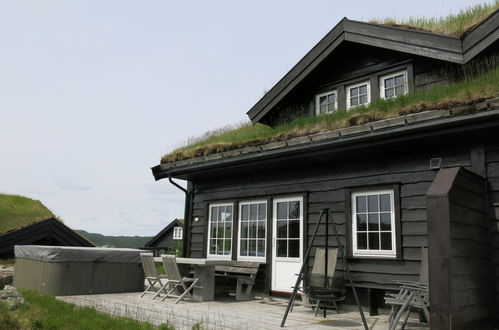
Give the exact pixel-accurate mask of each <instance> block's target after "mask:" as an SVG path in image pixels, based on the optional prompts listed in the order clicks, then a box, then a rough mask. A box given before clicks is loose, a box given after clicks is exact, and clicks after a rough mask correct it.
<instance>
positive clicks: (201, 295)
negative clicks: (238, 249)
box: [154, 257, 235, 301]
mask: <svg viewBox="0 0 499 330" xmlns="http://www.w3.org/2000/svg"><path fill="white" fill-rule="evenodd" d="M176 260H177V264H182V265H191V266H192V267H193V269H194V277H197V278H199V281H198V283H199V285H196V286H195V287H194V288H193V292H192V299H193V300H194V301H212V300H214V298H215V266H230V265H233V264H234V263H235V261H232V260H216V259H206V258H176ZM154 262H157V263H161V262H162V260H161V257H156V258H154Z"/></svg>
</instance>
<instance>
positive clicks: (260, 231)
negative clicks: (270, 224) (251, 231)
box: [258, 221, 267, 238]
mask: <svg viewBox="0 0 499 330" xmlns="http://www.w3.org/2000/svg"><path fill="white" fill-rule="evenodd" d="M266 225H267V223H266V222H265V221H258V238H265V226H266Z"/></svg>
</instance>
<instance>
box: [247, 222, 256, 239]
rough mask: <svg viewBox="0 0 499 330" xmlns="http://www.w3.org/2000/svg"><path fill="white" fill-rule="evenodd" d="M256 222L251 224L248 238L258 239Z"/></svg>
mask: <svg viewBox="0 0 499 330" xmlns="http://www.w3.org/2000/svg"><path fill="white" fill-rule="evenodd" d="M256 224H257V222H256V221H250V222H249V235H248V238H256Z"/></svg>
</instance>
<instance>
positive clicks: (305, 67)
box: [246, 18, 346, 123]
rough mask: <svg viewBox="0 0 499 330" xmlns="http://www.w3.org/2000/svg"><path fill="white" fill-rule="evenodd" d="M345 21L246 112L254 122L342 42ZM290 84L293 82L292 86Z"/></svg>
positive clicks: (337, 25)
mask: <svg viewBox="0 0 499 330" xmlns="http://www.w3.org/2000/svg"><path fill="white" fill-rule="evenodd" d="M344 21H346V19H345V18H344V19H342V20H341V21H340V22H339V23H338V24H336V26H335V27H334V28H333V29H332V30H331V31H330V32H329V33H328V34H326V36H325V37H324V38H322V39H321V40H320V41H319V42H318V43H317V44H316V45H315V46H314V47H313V48H312V49H311V50H310V51H309V52H308V53H307V54H305V56H303V58H302V59H301V60H300V61H299V62H298V63H297V64H296V65H295V66H294V67H293V68H292V69H291V70H290V71H289V72H288V73H287V74H285V75H284V77H282V78H281V79H280V80H279V81H278V82H277V83H276V84H275V85H274V87H272V89H271V90H270V91H268V92H267V93H266V94H265V95H264V96H263V97H262V98H261V99H260V100H259V101H258V102H257V103H256V104H255V105H254V106H253V107H252V108H251V109H250V110H249V111H248V112H247V113H246V114H247V115H248V116H249V117H250V118H251V121H252V122H253V123H256V122H258V120H259V119H260V118H261V117H262V116H263V115H261V114H260V113H261V112H262V111H263V110H264V109H266V108H269V106H270V107H273V106H274V105H275V104H276V103H277V102H278V101H280V98H279V99H278V100H277V101H276V97H277V96H279V95H280V94H282V93H283V92H284V93H287V92H288V91H289V90H291V89H292V88H293V87H294V86H296V85H297V83H298V81H296V80H297V79H296V78H300V79H298V80H301V79H302V78H303V77H304V76H306V75H307V74H308V73H309V72H310V71H312V69H313V68H315V66H316V65H318V64H319V63H320V62H321V61H322V60H323V59H324V58H326V57H327V55H329V54H330V53H331V51H332V50H334V49H335V48H336V47H337V46H338V45H339V44H340V42H341V41H343V39H342V34H343V22H344ZM338 38H341V40H338ZM293 82H294V83H293ZM290 84H292V86H291V87H290ZM265 113H266V112H265ZM265 113H264V114H265ZM257 118H258V119H257Z"/></svg>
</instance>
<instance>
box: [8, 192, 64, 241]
mask: <svg viewBox="0 0 499 330" xmlns="http://www.w3.org/2000/svg"><path fill="white" fill-rule="evenodd" d="M53 216H54V215H53V214H52V212H50V210H49V209H48V208H46V207H45V205H43V204H42V203H41V202H40V201H36V200H33V199H30V198H27V197H23V196H17V195H5V194H0V233H4V232H6V231H9V230H12V229H16V228H20V227H23V226H27V225H30V224H31V223H33V222H36V221H38V220H43V219H47V218H50V217H53Z"/></svg>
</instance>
